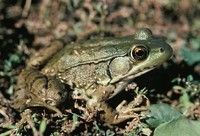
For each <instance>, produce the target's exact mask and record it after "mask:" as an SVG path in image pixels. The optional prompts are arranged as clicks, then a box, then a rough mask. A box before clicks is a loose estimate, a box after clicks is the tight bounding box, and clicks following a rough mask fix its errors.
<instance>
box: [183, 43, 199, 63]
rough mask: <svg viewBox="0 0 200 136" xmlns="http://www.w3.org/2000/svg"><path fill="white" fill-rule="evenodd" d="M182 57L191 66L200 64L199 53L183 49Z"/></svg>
mask: <svg viewBox="0 0 200 136" xmlns="http://www.w3.org/2000/svg"><path fill="white" fill-rule="evenodd" d="M181 55H182V57H183V59H184V61H185V62H186V63H187V64H188V65H189V66H191V65H193V64H195V63H198V62H200V52H198V51H195V50H189V49H188V48H186V47H183V48H182V50H181Z"/></svg>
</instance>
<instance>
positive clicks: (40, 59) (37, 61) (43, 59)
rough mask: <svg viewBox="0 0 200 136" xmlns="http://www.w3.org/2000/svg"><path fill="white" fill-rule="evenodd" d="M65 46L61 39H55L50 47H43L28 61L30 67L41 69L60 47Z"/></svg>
mask: <svg viewBox="0 0 200 136" xmlns="http://www.w3.org/2000/svg"><path fill="white" fill-rule="evenodd" d="M62 48H63V43H62V42H60V41H57V40H56V41H53V42H52V43H51V44H50V45H49V46H48V47H45V48H43V49H41V50H40V51H39V52H38V53H37V54H36V55H35V56H33V57H32V58H31V59H30V60H29V61H28V64H27V65H28V66H27V67H28V68H33V69H39V67H40V66H43V65H44V64H45V63H47V61H48V60H49V59H50V58H52V56H54V54H56V53H57V52H58V51H59V50H60V49H62ZM44 52H46V53H44Z"/></svg>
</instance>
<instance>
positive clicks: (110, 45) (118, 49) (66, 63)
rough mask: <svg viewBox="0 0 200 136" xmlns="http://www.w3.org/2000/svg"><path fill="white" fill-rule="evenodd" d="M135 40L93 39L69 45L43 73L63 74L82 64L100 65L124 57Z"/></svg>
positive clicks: (127, 37) (129, 37)
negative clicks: (101, 62) (102, 62)
mask: <svg viewBox="0 0 200 136" xmlns="http://www.w3.org/2000/svg"><path fill="white" fill-rule="evenodd" d="M130 39H132V40H130ZM133 39H134V38H133V36H126V37H120V38H116V37H115V38H104V39H96V40H95V39H93V40H90V41H87V42H83V43H81V42H80V43H76V44H72V45H67V46H66V47H65V48H64V49H62V50H61V51H60V52H58V53H57V54H56V55H55V56H54V57H53V58H52V59H51V60H50V61H49V62H48V63H47V65H46V66H45V67H44V68H43V71H51V72H52V71H55V72H58V71H60V72H62V71H65V70H67V69H69V68H71V67H75V66H78V65H81V64H87V63H98V62H100V61H106V60H109V59H112V58H114V57H116V56H124V55H126V54H127V51H128V50H129V49H130V47H131V45H132V44H133V42H134V40H133ZM131 41H132V42H131ZM125 45H126V46H125ZM127 45H130V46H127Z"/></svg>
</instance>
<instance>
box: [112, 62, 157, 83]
mask: <svg viewBox="0 0 200 136" xmlns="http://www.w3.org/2000/svg"><path fill="white" fill-rule="evenodd" d="M155 67H157V65H153V66H152V67H151V68H149V67H148V68H145V69H139V70H137V71H135V70H131V71H129V72H128V73H127V74H125V75H124V76H121V77H120V78H113V79H112V80H111V81H110V83H111V84H112V83H115V82H117V81H120V80H122V79H123V80H124V81H129V80H131V79H134V78H136V77H138V76H140V75H143V74H145V73H147V72H149V71H151V70H153V69H154V68H155ZM132 71H135V72H132ZM130 73H131V74H130Z"/></svg>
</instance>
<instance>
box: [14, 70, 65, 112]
mask: <svg viewBox="0 0 200 136" xmlns="http://www.w3.org/2000/svg"><path fill="white" fill-rule="evenodd" d="M17 85H18V88H19V89H18V91H17V92H16V93H15V98H14V101H13V107H14V108H15V109H16V110H19V111H23V110H24V109H25V108H28V107H33V106H42V107H46V108H47V109H50V110H53V111H55V112H57V113H58V114H59V115H62V113H61V112H60V110H58V109H57V108H56V106H58V105H59V104H60V103H61V102H62V101H63V100H65V98H66V96H67V91H65V86H64V84H62V83H61V82H60V81H59V80H58V79H56V78H55V77H46V76H45V75H43V74H41V73H40V72H39V71H38V70H34V69H25V70H24V71H23V72H22V73H21V74H20V76H19V80H18V84H17Z"/></svg>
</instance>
